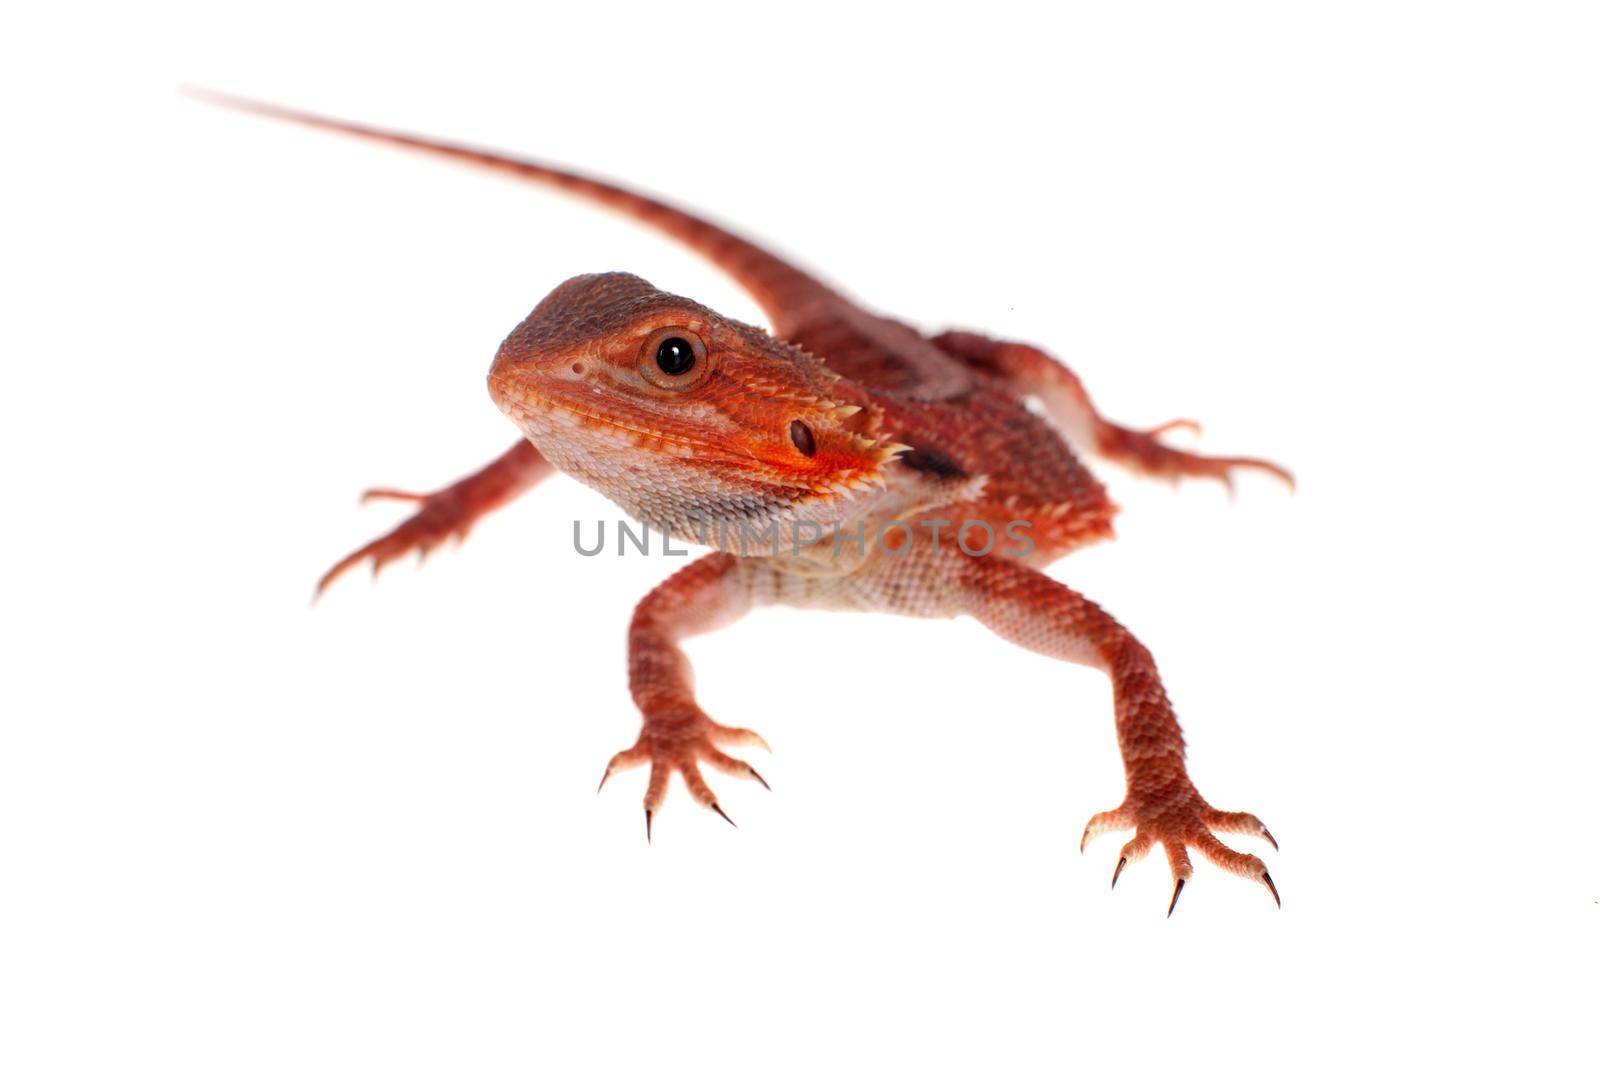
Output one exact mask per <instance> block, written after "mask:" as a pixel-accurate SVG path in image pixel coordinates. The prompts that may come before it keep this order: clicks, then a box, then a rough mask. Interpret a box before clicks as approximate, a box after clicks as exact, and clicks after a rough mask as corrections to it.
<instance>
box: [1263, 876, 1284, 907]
mask: <svg viewBox="0 0 1600 1067" xmlns="http://www.w3.org/2000/svg"><path fill="white" fill-rule="evenodd" d="M1261 880H1262V881H1263V882H1265V883H1267V888H1268V889H1270V890H1272V902H1273V903H1274V904H1276V905H1278V907H1279V908H1282V907H1283V900H1282V899H1281V898H1280V897H1279V896H1278V887H1277V886H1275V885H1273V884H1272V875H1270V874H1268V873H1267V872H1266V871H1265V870H1263V871H1262V872H1261Z"/></svg>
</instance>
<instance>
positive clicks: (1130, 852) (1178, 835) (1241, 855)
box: [1079, 797, 1283, 916]
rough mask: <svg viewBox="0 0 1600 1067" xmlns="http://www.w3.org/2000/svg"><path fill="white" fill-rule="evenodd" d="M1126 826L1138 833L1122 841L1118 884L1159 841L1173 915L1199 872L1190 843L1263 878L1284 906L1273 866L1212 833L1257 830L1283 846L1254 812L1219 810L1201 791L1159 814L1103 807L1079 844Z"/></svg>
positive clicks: (1239, 871) (1232, 868)
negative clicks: (1167, 870)
mask: <svg viewBox="0 0 1600 1067" xmlns="http://www.w3.org/2000/svg"><path fill="white" fill-rule="evenodd" d="M1125 829H1132V830H1133V831H1134V835H1133V837H1132V838H1130V839H1129V840H1128V841H1127V843H1126V844H1124V845H1123V846H1122V849H1121V851H1120V852H1119V853H1118V855H1117V863H1116V867H1115V868H1114V869H1113V870H1112V872H1111V888H1113V889H1115V888H1116V886H1117V882H1118V881H1119V880H1120V879H1121V878H1122V873H1123V871H1125V870H1126V869H1127V868H1128V867H1129V865H1131V864H1134V863H1137V862H1138V861H1139V860H1141V859H1143V858H1144V857H1145V856H1146V855H1147V854H1148V853H1149V852H1150V851H1151V849H1153V848H1154V847H1155V845H1156V844H1158V843H1159V844H1160V845H1161V846H1162V850H1163V851H1164V852H1165V853H1166V856H1167V865H1168V867H1169V868H1170V869H1171V871H1172V883H1173V885H1172V900H1171V901H1170V902H1169V903H1168V905H1167V915H1169V916H1170V915H1171V914H1172V912H1173V910H1174V909H1175V908H1176V907H1177V906H1178V897H1179V896H1181V895H1182V893H1183V888H1184V886H1186V885H1187V884H1188V883H1189V882H1190V880H1191V879H1193V877H1194V864H1193V863H1192V862H1191V861H1190V858H1189V848H1190V847H1191V846H1192V847H1194V848H1197V849H1199V850H1200V854H1201V855H1203V856H1205V858H1206V859H1208V860H1210V861H1211V862H1212V863H1213V864H1215V865H1216V866H1218V867H1221V868H1222V869H1223V870H1225V871H1228V872H1229V873H1231V874H1236V875H1239V876H1240V877H1242V878H1248V879H1250V880H1252V881H1256V882H1260V883H1261V884H1262V885H1264V886H1265V887H1266V888H1267V891H1268V892H1270V893H1271V894H1272V900H1273V902H1274V903H1275V904H1277V905H1278V907H1280V908H1281V907H1283V900H1282V898H1281V897H1280V896H1279V894H1278V886H1277V884H1276V883H1275V882H1273V880H1272V875H1271V874H1269V873H1268V872H1267V866H1266V864H1265V863H1263V862H1261V860H1260V858H1259V857H1257V856H1253V855H1250V854H1249V853H1245V852H1237V851H1235V850H1233V849H1231V848H1229V847H1228V846H1227V845H1224V844H1223V843H1222V842H1221V841H1219V840H1217V838H1216V836H1215V835H1214V834H1213V833H1212V830H1218V831H1222V832H1224V833H1246V834H1253V835H1255V836H1257V837H1260V838H1263V839H1264V840H1266V841H1269V842H1271V843H1272V846H1273V848H1277V842H1276V841H1275V840H1273V837H1272V835H1271V834H1270V833H1268V832H1267V828H1266V827H1265V826H1264V825H1262V823H1261V820H1260V819H1257V818H1256V817H1255V816H1254V815H1251V814H1249V813H1248V812H1238V811H1232V812H1224V811H1216V810H1214V809H1211V808H1208V807H1204V802H1203V801H1201V800H1199V799H1198V797H1195V799H1194V800H1193V801H1191V802H1190V803H1188V804H1185V805H1181V806H1179V807H1178V808H1176V809H1173V808H1170V807H1169V808H1167V809H1164V810H1160V811H1158V812H1157V813H1156V814H1153V815H1152V814H1149V813H1146V814H1145V815H1143V816H1140V815H1135V814H1133V813H1132V812H1131V811H1130V810H1128V805H1126V804H1125V805H1124V806H1123V807H1121V808H1115V809H1113V810H1111V811H1103V812H1101V813H1100V814H1098V815H1096V816H1094V817H1093V818H1092V819H1090V820H1089V822H1088V825H1086V826H1085V827H1084V830H1083V839H1082V842H1081V844H1080V846H1079V847H1080V849H1081V848H1082V847H1083V846H1086V845H1087V844H1088V843H1089V842H1090V841H1092V840H1093V839H1094V838H1096V837H1098V836H1099V835H1100V834H1102V833H1105V832H1107V831H1109V830H1125Z"/></svg>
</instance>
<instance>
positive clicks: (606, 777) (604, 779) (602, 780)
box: [594, 767, 611, 795]
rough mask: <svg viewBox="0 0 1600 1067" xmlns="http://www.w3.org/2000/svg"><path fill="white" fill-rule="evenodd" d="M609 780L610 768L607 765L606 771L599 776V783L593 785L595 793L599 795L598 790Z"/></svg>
mask: <svg viewBox="0 0 1600 1067" xmlns="http://www.w3.org/2000/svg"><path fill="white" fill-rule="evenodd" d="M610 780H611V768H610V767H607V768H606V773H604V774H602V775H601V776H600V784H599V785H597V786H595V787H594V791H595V794H596V795H599V793H600V790H602V789H604V788H605V787H606V783H607V782H609V781H610Z"/></svg>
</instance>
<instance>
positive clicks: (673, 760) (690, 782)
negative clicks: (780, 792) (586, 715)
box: [600, 708, 772, 840]
mask: <svg viewBox="0 0 1600 1067" xmlns="http://www.w3.org/2000/svg"><path fill="white" fill-rule="evenodd" d="M718 742H721V743H722V744H728V745H760V746H761V747H762V748H765V749H767V751H769V752H770V751H772V750H771V748H770V747H768V745H767V743H766V742H765V741H763V740H762V739H761V735H760V734H758V733H756V732H755V731H754V730H741V729H738V728H736V727H731V726H723V725H722V724H720V723H716V722H712V721H711V719H710V718H708V717H707V716H706V714H705V712H703V711H701V710H700V709H698V708H690V709H688V710H687V711H684V712H681V713H678V712H671V713H666V714H660V713H657V714H651V715H648V716H647V717H646V718H645V723H644V729H642V730H640V731H639V740H638V741H637V742H635V743H634V745H633V747H632V748H626V749H623V750H622V751H621V752H618V753H617V754H616V755H615V756H612V757H611V762H610V763H608V764H606V772H605V774H604V775H602V776H601V778H600V788H602V789H604V788H605V784H606V782H607V781H608V780H609V779H610V778H611V775H612V774H613V773H614V772H616V771H620V770H625V769H627V768H629V767H635V766H638V765H639V764H641V763H649V764H650V784H649V785H647V786H646V787H645V792H644V834H645V839H646V840H648V839H649V837H650V826H651V823H652V822H653V821H654V819H655V814H656V812H657V811H658V810H660V808H661V801H662V799H663V798H664V797H665V796H666V793H667V781H668V779H669V778H670V777H671V774H672V772H673V771H676V772H678V776H679V777H680V778H682V779H683V783H684V785H686V786H688V787H689V793H690V795H691V796H693V797H694V798H695V800H697V801H699V802H700V804H701V805H702V806H704V807H707V808H710V809H711V810H712V811H714V812H716V813H717V814H718V815H720V816H722V817H723V818H724V819H727V821H728V825H730V826H733V825H736V824H735V823H734V821H733V820H732V819H730V818H728V813H727V812H725V811H723V810H722V806H721V805H720V804H718V803H717V796H716V794H715V793H713V792H712V791H711V787H710V786H708V785H706V780H705V778H703V777H701V774H700V764H701V763H702V762H703V763H708V764H710V765H711V766H713V767H715V768H717V769H718V770H719V771H724V772H726V773H728V774H732V775H735V776H737V777H740V778H749V779H751V780H753V781H756V782H760V783H761V785H762V786H764V787H765V788H767V789H771V788H772V787H771V786H769V785H767V781H766V779H765V778H762V777H761V775H760V774H759V773H758V772H757V771H756V769H755V768H754V767H752V766H750V764H748V763H746V762H745V761H744V760H741V759H734V758H733V757H732V756H730V755H728V754H727V753H725V752H723V751H722V750H721V749H719V748H718V747H717V744H718Z"/></svg>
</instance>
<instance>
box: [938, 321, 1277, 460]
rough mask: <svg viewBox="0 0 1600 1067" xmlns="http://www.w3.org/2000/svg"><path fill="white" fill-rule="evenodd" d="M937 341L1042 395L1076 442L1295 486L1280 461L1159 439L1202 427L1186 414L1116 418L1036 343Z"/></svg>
mask: <svg viewBox="0 0 1600 1067" xmlns="http://www.w3.org/2000/svg"><path fill="white" fill-rule="evenodd" d="M933 343H934V344H936V345H938V346H939V347H940V348H942V349H944V350H945V351H946V352H949V353H950V354H951V355H954V356H956V357H957V358H959V359H961V360H962V361H964V362H965V363H967V364H968V365H969V366H971V367H972V368H973V369H975V370H977V371H980V372H981V373H983V374H985V375H987V376H988V377H991V378H993V379H996V380H997V381H999V382H1001V383H1003V384H1004V385H1005V386H1006V387H1007V388H1009V389H1011V390H1012V391H1013V392H1015V393H1016V394H1017V395H1019V396H1033V397H1038V398H1039V400H1040V401H1041V402H1042V403H1043V404H1044V406H1045V410H1046V412H1047V413H1048V414H1049V416H1050V421H1051V422H1052V423H1054V424H1055V426H1056V428H1057V429H1059V430H1060V431H1061V433H1062V435H1063V436H1065V437H1066V438H1067V440H1068V441H1070V442H1072V445H1073V446H1074V447H1075V448H1078V449H1080V450H1083V451H1085V452H1092V453H1094V454H1095V455H1098V456H1101V457H1102V458H1104V459H1108V460H1111V461H1113V462H1115V463H1120V464H1122V465H1123V466H1125V467H1128V468H1130V469H1132V470H1134V471H1137V472H1138V473H1140V474H1146V475H1151V476H1154V477H1159V478H1168V479H1171V480H1172V481H1177V480H1178V479H1180V478H1213V479H1215V480H1217V481H1219V482H1221V483H1223V484H1224V485H1225V486H1227V487H1228V488H1229V489H1230V490H1231V489H1232V488H1233V472H1234V471H1236V470H1241V469H1253V470H1259V471H1265V472H1266V473H1268V474H1271V475H1273V476H1275V477H1278V478H1281V479H1282V480H1283V481H1284V482H1285V483H1287V484H1288V485H1289V487H1290V488H1293V487H1294V476H1293V475H1291V474H1290V473H1289V472H1288V471H1286V470H1284V469H1283V468H1282V467H1280V466H1278V465H1277V464H1276V463H1269V462H1267V461H1266V460H1264V459H1252V458H1250V457H1247V456H1202V455H1198V454H1196V453H1193V452H1185V451H1183V450H1182V449H1178V448H1172V447H1170V446H1168V445H1165V444H1163V443H1162V442H1161V440H1160V438H1161V435H1162V434H1163V433H1165V432H1166V431H1168V430H1174V429H1178V428H1179V427H1185V428H1188V429H1190V430H1193V431H1196V432H1198V431H1199V429H1200V427H1199V426H1198V425H1196V424H1195V423H1194V422H1192V421H1190V420H1188V419H1173V420H1171V421H1169V422H1165V423H1162V424H1161V425H1160V426H1155V427H1152V428H1151V429H1148V430H1134V429H1130V428H1129V427H1127V426H1121V425H1119V424H1117V423H1115V422H1112V421H1111V420H1109V419H1107V418H1105V417H1104V416H1102V415H1101V414H1100V412H1099V411H1097V410H1096V409H1095V406H1094V404H1093V403H1091V402H1090V400H1089V393H1088V391H1087V390H1085V389H1084V387H1083V383H1082V382H1080V381H1079V380H1078V376H1077V375H1076V374H1074V373H1072V371H1070V370H1068V369H1067V368H1066V367H1065V366H1063V365H1062V364H1061V363H1059V362H1057V361H1056V360H1054V359H1052V358H1050V356H1048V355H1047V354H1045V353H1044V352H1043V351H1041V350H1039V349H1037V348H1034V347H1033V346H1032V345H1025V344H1019V343H1016V342H1010V341H996V340H994V339H993V338H990V337H984V336H982V335H981V334H975V333H966V332H963V331H959V330H952V331H950V332H948V333H942V334H940V335H939V336H937V337H935V338H933Z"/></svg>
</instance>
